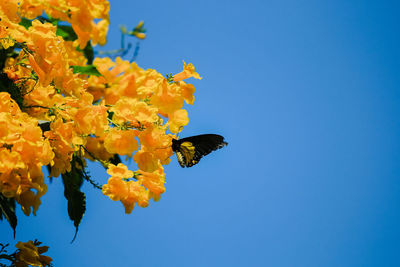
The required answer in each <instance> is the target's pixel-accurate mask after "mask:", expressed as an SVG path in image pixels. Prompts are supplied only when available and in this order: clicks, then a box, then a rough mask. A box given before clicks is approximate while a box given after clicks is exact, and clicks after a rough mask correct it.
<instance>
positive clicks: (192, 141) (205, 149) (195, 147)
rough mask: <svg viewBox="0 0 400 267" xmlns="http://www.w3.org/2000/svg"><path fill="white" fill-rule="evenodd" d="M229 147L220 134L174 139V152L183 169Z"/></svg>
mask: <svg viewBox="0 0 400 267" xmlns="http://www.w3.org/2000/svg"><path fill="white" fill-rule="evenodd" d="M226 145H228V143H227V142H225V140H224V137H223V136H221V135H218V134H201V135H196V136H190V137H186V138H182V139H179V140H177V139H172V150H173V151H174V152H175V153H176V157H177V159H178V162H179V164H180V165H181V167H182V168H184V167H192V166H193V165H195V164H197V163H198V162H199V161H200V159H201V158H202V157H203V156H205V155H208V154H210V153H211V152H212V151H214V150H217V149H219V148H222V147H224V146H226Z"/></svg>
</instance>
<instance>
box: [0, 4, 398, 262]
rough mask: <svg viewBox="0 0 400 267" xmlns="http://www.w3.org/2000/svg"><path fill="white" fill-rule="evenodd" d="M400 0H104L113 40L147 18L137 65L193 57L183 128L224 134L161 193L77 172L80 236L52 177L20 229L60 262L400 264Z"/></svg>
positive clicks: (165, 68) (178, 65)
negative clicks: (80, 177) (122, 187)
mask: <svg viewBox="0 0 400 267" xmlns="http://www.w3.org/2000/svg"><path fill="white" fill-rule="evenodd" d="M399 5H400V4H399V3H397V2H396V1H361V0H360V1H357V0H356V1H341V0H336V1H312V0H311V1H295V0H292V1H290V0H281V1H255V0H249V1H208V0H206V1H197V2H188V1H175V0H171V1H111V13H110V17H111V29H110V34H109V44H108V46H107V48H110V49H111V48H118V46H119V33H118V25H119V24H125V25H128V26H129V27H133V26H135V25H136V24H137V22H138V21H140V20H144V21H145V27H146V28H147V29H148V38H147V39H146V40H145V41H143V42H142V43H141V47H140V51H139V57H138V58H137V63H138V64H139V65H140V66H141V67H143V68H155V69H157V70H158V71H159V72H161V73H177V72H179V71H180V70H181V69H182V60H185V61H186V62H192V63H193V64H194V65H195V67H196V70H197V71H198V72H199V73H200V75H201V76H203V77H204V78H203V80H201V81H197V80H193V81H192V82H193V83H194V85H195V86H196V94H195V97H196V101H195V104H194V106H188V107H187V109H188V111H189V117H190V123H189V125H188V126H187V127H186V128H185V129H184V131H183V132H182V133H181V134H180V136H181V137H185V136H190V135H195V134H201V133H219V134H222V135H224V136H225V138H226V140H227V141H228V142H229V146H228V147H226V148H224V149H222V150H219V151H217V152H214V153H213V154H211V155H209V156H207V157H205V158H203V159H202V161H201V162H200V163H199V164H198V165H196V166H194V167H192V168H188V169H182V168H181V167H180V166H179V165H178V163H177V162H176V159H175V156H174V158H173V161H172V162H171V164H170V165H168V166H167V167H166V174H167V176H166V181H167V184H166V188H167V191H166V193H165V194H164V195H163V196H162V199H161V201H159V202H157V203H153V202H152V203H150V206H149V207H148V208H146V209H140V208H135V209H134V211H133V213H132V214H131V215H125V214H124V209H123V206H122V205H121V204H120V203H119V202H113V201H111V200H110V199H108V198H107V197H105V196H103V195H102V194H101V192H100V191H98V190H95V189H93V188H92V187H91V186H90V185H84V186H83V190H84V191H85V193H86V194H87V212H86V214H85V216H84V218H83V221H82V223H81V226H80V230H79V234H78V237H77V239H76V240H75V242H74V243H73V244H72V245H71V244H70V243H69V242H70V240H71V239H72V236H73V234H74V227H73V224H72V223H71V222H70V221H69V219H68V215H67V212H66V209H67V206H66V205H67V203H66V201H65V199H64V196H63V191H62V190H63V189H62V181H61V179H55V180H54V182H53V183H52V184H51V185H49V188H48V193H47V194H46V196H44V197H43V198H42V200H43V204H42V206H41V207H40V209H39V212H38V216H36V217H25V216H23V214H22V212H20V211H19V225H18V227H17V240H23V241H25V240H29V239H34V238H38V239H39V240H41V241H43V242H44V243H45V244H46V245H49V246H50V250H49V252H48V255H49V256H51V257H53V259H54V263H55V266H57V267H59V266H284V267H285V266H288V267H289V266H307V267H311V266H316V267H317V266H324V267H327V266H351V267H354V266H363V267H364V266H400V258H399V256H398V252H399V250H400V243H399V240H400V230H399V227H398V226H399V224H400V216H399V210H400V181H399V178H400V164H399V160H400V138H399V134H400V116H399V115H400V105H399V103H400V75H399V74H400V73H399V72H400V52H399V47H400V40H399V38H400V37H399V36H400V30H399V25H400V21H399V20H400V17H399V16H398V10H399V8H400V6H399ZM91 174H92V177H93V178H95V179H97V180H98V181H99V182H101V183H105V182H106V181H107V179H108V175H106V173H105V171H104V170H103V169H102V168H101V167H98V166H92V169H91ZM0 231H1V236H2V237H6V239H7V240H9V242H12V235H11V231H10V230H9V226H8V225H7V224H6V223H4V222H3V223H2V224H0ZM2 241H4V238H2Z"/></svg>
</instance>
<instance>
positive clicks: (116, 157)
mask: <svg viewBox="0 0 400 267" xmlns="http://www.w3.org/2000/svg"><path fill="white" fill-rule="evenodd" d="M110 162H111V163H112V164H114V165H118V164H119V163H121V158H120V156H119V155H118V154H114V155H113V156H112V158H110Z"/></svg>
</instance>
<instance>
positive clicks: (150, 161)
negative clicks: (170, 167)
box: [133, 150, 159, 172]
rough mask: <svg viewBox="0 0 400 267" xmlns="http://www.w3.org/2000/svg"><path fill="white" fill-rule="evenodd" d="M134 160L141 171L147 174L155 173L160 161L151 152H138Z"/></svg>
mask: <svg viewBox="0 0 400 267" xmlns="http://www.w3.org/2000/svg"><path fill="white" fill-rule="evenodd" d="M133 160H134V161H135V162H136V163H137V165H138V167H139V169H141V170H143V171H147V172H153V171H154V170H156V169H157V168H158V162H159V159H158V158H157V157H156V156H155V155H154V154H153V153H151V152H148V151H142V150H140V151H138V152H136V154H135V156H133Z"/></svg>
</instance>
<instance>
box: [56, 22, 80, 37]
mask: <svg viewBox="0 0 400 267" xmlns="http://www.w3.org/2000/svg"><path fill="white" fill-rule="evenodd" d="M56 34H57V35H58V36H61V37H62V38H63V39H64V40H65V41H75V40H76V39H78V36H77V35H76V33H75V32H74V29H72V27H71V26H68V25H58V26H57V32H56Z"/></svg>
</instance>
